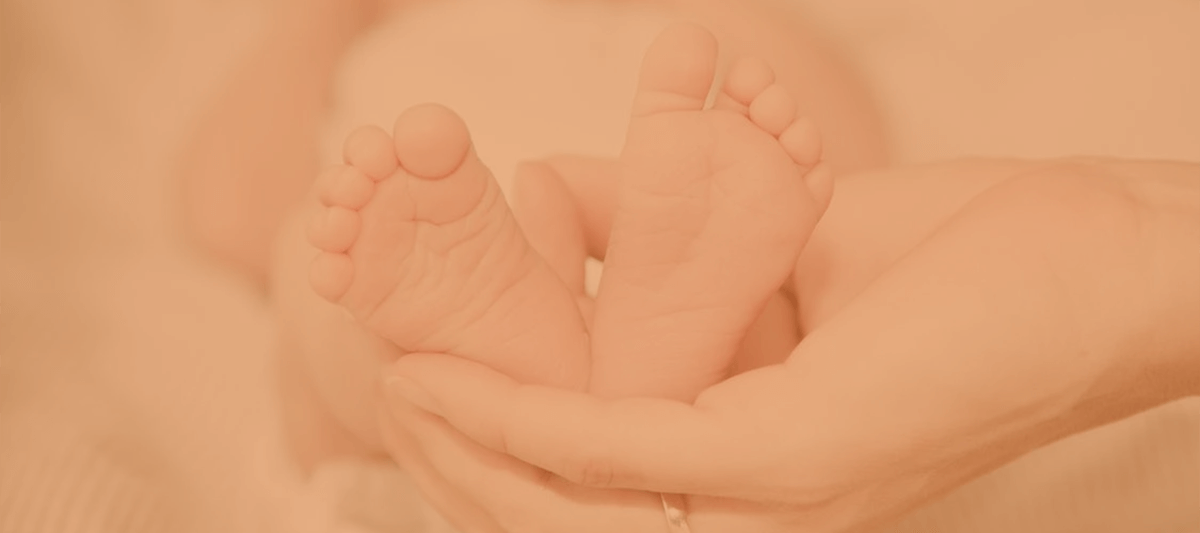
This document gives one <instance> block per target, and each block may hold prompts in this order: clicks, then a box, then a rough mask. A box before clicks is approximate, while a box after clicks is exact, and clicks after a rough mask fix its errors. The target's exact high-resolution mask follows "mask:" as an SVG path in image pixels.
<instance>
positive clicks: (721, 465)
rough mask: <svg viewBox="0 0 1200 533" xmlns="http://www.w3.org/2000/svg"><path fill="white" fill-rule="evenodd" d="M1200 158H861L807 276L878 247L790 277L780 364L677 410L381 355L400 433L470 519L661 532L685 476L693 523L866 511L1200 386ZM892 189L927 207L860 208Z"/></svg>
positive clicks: (403, 446)
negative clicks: (888, 164)
mask: <svg viewBox="0 0 1200 533" xmlns="http://www.w3.org/2000/svg"><path fill="white" fill-rule="evenodd" d="M1198 170H1200V169H1198V168H1197V166H1196V165H1194V164H1191V165H1189V164H1176V163H1159V162H1128V161H1111V160H1070V161H1056V162H1046V163H1028V162H1018V161H963V162H957V163H947V164H941V165H935V166H929V167H924V168H913V169H904V170H898V171H895V172H885V173H876V174H874V175H865V176H861V177H853V178H851V179H848V180H846V181H845V182H844V183H845V184H846V186H845V187H843V188H842V189H841V190H840V191H839V196H838V200H837V201H835V202H834V204H833V205H831V207H830V211H829V213H828V214H827V218H826V219H825V223H824V224H822V226H821V227H820V228H819V229H818V231H817V233H816V234H815V235H814V237H813V244H814V246H813V247H810V248H809V251H808V252H806V255H807V257H804V258H802V260H801V263H800V268H799V269H798V270H797V276H798V277H799V278H804V277H806V276H805V274H806V273H807V272H812V271H813V269H820V268H829V267H830V266H832V265H838V264H843V263H844V262H847V261H849V260H851V259H853V261H854V262H856V263H857V264H860V265H871V266H869V267H863V268H861V269H860V270H859V271H858V272H857V273H854V274H851V275H847V276H844V277H841V278H827V279H826V280H825V283H824V284H823V285H815V284H814V285H813V286H811V287H806V286H805V285H800V286H799V288H798V293H799V295H800V298H801V300H802V301H805V302H806V304H805V305H806V307H807V311H806V312H803V313H801V316H803V317H806V318H804V319H802V321H807V322H808V324H802V326H803V327H804V329H805V330H807V331H810V333H809V334H808V335H807V336H806V337H805V339H804V341H803V342H801V344H800V345H799V346H798V347H797V348H796V350H795V351H794V352H792V354H791V355H790V356H789V357H788V358H787V359H786V361H783V362H782V364H778V365H774V366H769V367H766V368H762V369H760V370H756V371H752V372H748V373H745V374H743V375H740V376H738V377H735V378H733V379H731V380H729V381H726V382H723V383H721V384H719V385H717V386H715V387H713V388H710V389H708V390H706V391H705V392H704V393H703V394H702V395H701V396H700V398H699V399H698V400H697V401H696V403H695V405H694V406H689V405H685V404H680V403H673V402H666V401H660V400H649V399H641V400H621V401H604V400H601V399H597V398H593V397H587V396H582V395H577V394H571V393H567V392H563V391H556V390H551V389H545V388H541V387H531V386H522V385H518V384H516V383H515V382H513V381H511V380H509V379H508V378H505V377H503V376H501V375H498V374H496V373H494V372H492V371H490V370H488V369H486V368H483V367H481V366H478V365H475V364H473V363H470V362H466V361H462V360H456V359H451V358H445V357H438V356H425V355H418V356H410V357H406V358H403V359H402V360H400V361H399V362H397V363H396V365H394V367H393V369H392V371H391V373H390V375H391V376H392V378H393V381H392V382H391V383H392V384H393V387H392V388H390V389H389V392H390V393H391V394H392V398H393V403H392V404H391V405H392V410H391V412H390V417H385V424H386V425H387V426H388V427H390V428H391V432H390V433H389V445H390V446H391V449H392V450H393V453H394V455H395V456H396V457H397V458H398V459H399V460H402V461H403V462H404V463H405V465H406V467H407V468H410V469H411V470H413V471H415V472H419V473H420V474H419V475H418V476H417V478H418V480H419V481H420V482H421V483H422V485H423V488H424V490H426V492H428V493H430V494H435V495H438V497H435V498H434V502H435V503H436V504H438V505H439V508H440V509H441V510H442V511H443V512H444V513H446V514H447V515H448V516H450V517H451V518H452V519H453V520H454V521H455V522H456V523H458V524H459V525H460V526H463V527H467V526H470V527H477V528H479V529H478V530H480V531H495V532H501V531H522V530H545V531H555V530H561V529H562V528H572V529H573V530H579V531H587V529H586V527H587V526H586V525H585V524H592V523H595V524H605V526H604V527H605V528H612V527H614V525H616V524H619V525H620V529H621V530H622V531H639V532H640V531H646V532H654V531H660V530H661V529H662V522H661V521H662V516H661V509H660V508H659V506H658V501H657V497H656V496H655V495H654V494H653V492H679V493H688V494H691V495H692V496H689V498H688V499H689V506H690V509H691V518H690V520H691V524H692V527H693V529H695V530H698V531H717V532H720V531H747V530H751V531H767V532H771V531H780V532H784V531H790V532H794V531H853V530H857V529H863V528H867V527H869V526H871V525H873V524H878V523H880V522H883V521H887V520H888V519H890V518H892V517H894V516H896V515H897V514H899V513H901V512H903V511H904V510H907V509H910V508H911V507H913V506H914V505H917V504H919V503H920V502H923V501H926V500H928V499H929V498H932V497H934V496H936V495H938V494H941V493H943V492H944V491H946V490H948V489H950V488H952V487H954V486H957V485H959V484H961V483H964V482H965V481H967V480H969V479H972V478H974V477H976V476H978V475H981V474H983V473H985V472H987V471H990V470H992V469H994V468H996V467H997V466H999V465H1001V464H1004V463H1005V462H1007V461H1010V460H1012V459H1014V458H1016V457H1018V456H1020V455H1021V454H1023V453H1025V452H1026V451H1028V450H1031V449H1033V448H1036V447H1038V446H1041V445H1044V444H1047V443H1049V442H1052V441H1055V440H1057V439H1060V438H1063V437H1065V436H1067V435H1071V434H1074V433H1076V432H1079V431H1082V430H1085V429H1088V428H1092V427H1096V426H1098V425H1100V424H1103V423H1106V422H1109V421H1113V420H1117V419H1120V418H1123V417H1125V416H1129V415H1131V414H1133V413H1136V412H1139V411H1142V410H1145V409H1148V408H1150V407H1153V406H1155V405H1159V404H1162V403H1165V402H1167V401H1170V400H1172V399H1175V398H1180V397H1183V396H1188V395H1196V394H1198V393H1200V369H1198V367H1200V365H1198V364H1197V359H1196V357H1195V355H1196V353H1197V352H1198V351H1200V338H1197V337H1198V335H1197V333H1196V331H1195V328H1194V327H1190V326H1188V324H1194V323H1195V322H1196V321H1197V320H1198V319H1200V281H1198V280H1197V279H1196V277H1195V275H1194V272H1195V271H1196V270H1197V269H1198V268H1200V251H1197V249H1196V248H1195V247H1194V246H1189V243H1194V242H1196V240H1197V239H1200V229H1198V228H1200V184H1198V183H1197V181H1196V178H1195V176H1196V174H1197V171H1198ZM567 179H568V180H570V178H567ZM900 184H902V185H903V186H902V187H901V186H898V185H900ZM884 199H886V201H887V202H888V203H889V204H891V205H893V206H905V207H904V208H905V209H913V210H914V211H920V212H922V213H924V215H923V216H919V217H911V218H909V219H907V220H906V221H904V222H898V223H893V221H892V220H890V219H874V221H873V222H870V223H864V222H863V221H862V220H861V219H860V218H858V217H856V216H855V213H856V212H857V208H858V207H859V206H872V205H879V204H880V202H882V201H883V200H884ZM839 202H840V203H839ZM884 207H885V208H886V206H884ZM586 209H587V206H586V204H583V205H582V207H581V210H586ZM890 209H896V207H892V208H890ZM867 230H875V232H877V233H879V234H880V235H870V234H869V232H868V231H867ZM601 233H602V232H601ZM592 234H595V233H594V232H593V233H592ZM869 239H873V241H874V242H873V243H871V242H870V241H869ZM813 273H814V275H815V272H813ZM935 274H936V275H935ZM821 287H826V288H827V289H822V288H821ZM1031 288H1034V289H1037V290H1030V289H1031ZM845 295H852V296H849V297H847V296H845ZM980 339H985V340H986V342H980ZM414 406H420V408H417V407H414ZM400 427H404V428H407V429H406V430H404V431H401V430H400V429H399V428H400ZM414 451H416V452H417V453H413V452H414ZM509 454H511V456H510V455H509ZM524 461H528V463H530V464H526V463H525V462H524ZM543 469H545V470H543ZM547 472H549V474H547ZM467 480H471V481H470V482H467ZM544 487H549V488H551V490H549V491H546V490H544ZM641 490H645V491H651V492H649V493H644V492H639V491H641ZM581 501H586V502H588V505H586V506H581V505H580V503H579V502H581ZM581 507H582V508H581ZM535 509H536V510H537V512H536V513H535V512H533V511H534V510H535ZM530 517H537V518H536V521H535V522H534V523H530V521H531V520H534V519H533V518H530ZM581 527H582V528H584V529H580V528H581ZM601 530H605V529H603V528H602V529H597V531H601Z"/></svg>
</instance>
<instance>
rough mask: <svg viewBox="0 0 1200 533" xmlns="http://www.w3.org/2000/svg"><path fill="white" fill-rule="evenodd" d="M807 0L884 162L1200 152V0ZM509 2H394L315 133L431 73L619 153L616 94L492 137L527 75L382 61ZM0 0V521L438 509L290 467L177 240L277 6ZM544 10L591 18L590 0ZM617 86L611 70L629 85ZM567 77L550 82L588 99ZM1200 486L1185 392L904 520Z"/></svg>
mask: <svg viewBox="0 0 1200 533" xmlns="http://www.w3.org/2000/svg"><path fill="white" fill-rule="evenodd" d="M514 1H516V0H514ZM522 1H524V0H522ZM797 3H798V4H799V5H801V6H802V7H804V8H806V9H807V10H808V12H809V13H810V15H811V16H812V17H813V18H814V19H816V20H817V21H818V22H820V23H821V24H822V25H823V26H824V27H825V28H827V29H828V31H829V33H830V34H831V35H832V36H833V37H834V38H835V39H837V40H838V41H839V42H840V43H841V44H842V45H843V46H845V48H846V50H847V52H848V56H849V58H850V60H851V61H853V62H854V63H855V64H856V66H857V67H858V68H859V69H860V70H861V71H862V73H863V74H864V75H865V76H866V78H867V79H868V81H869V82H870V83H871V84H872V86H873V87H875V91H876V94H877V96H878V98H879V100H880V101H881V103H882V105H883V111H884V113H885V116H886V118H887V127H888V129H889V132H890V134H891V135H892V137H893V138H894V139H895V146H894V156H895V159H896V160H898V161H923V160H929V159H937V158H945V157H953V156H959V155H1017V156H1028V157H1048V156H1057V155H1067V154H1073V153H1088V154H1102V155H1105V154H1106V155H1117V156H1126V157H1153V158H1175V159H1188V160H1192V161H1200V99H1197V98H1196V97H1195V95H1196V94H1200V32H1198V31H1196V29H1197V28H1200V3H1197V2H1195V1H1189V0H1152V1H1145V2H1125V1H1118V0H1093V1H1084V0H1053V1H1040V2H1039V1H1035V0H1012V1H1008V2H998V1H997V2H970V3H967V2H954V1H952V0H913V1H909V2H903V3H901V2H876V1H868V0H843V1H840V2H834V1H829V0H824V1H819V0H797ZM498 4H500V2H491V3H488V2H483V3H477V4H476V5H475V7H476V8H475V9H473V10H471V11H469V12H453V11H447V10H441V11H437V10H430V11H428V12H423V13H421V14H419V15H413V16H414V17H417V16H420V17H425V18H422V19H420V20H421V21H422V23H417V22H414V20H417V19H415V18H410V19H408V20H402V19H397V20H396V21H394V22H389V23H385V24H384V25H382V26H381V27H380V28H379V30H378V31H376V32H375V33H374V34H373V35H372V36H370V37H368V38H367V39H365V40H364V41H363V43H361V45H360V46H358V47H357V48H356V50H355V51H354V52H353V53H352V54H351V56H350V57H349V58H348V60H347V63H346V67H345V69H344V72H343V74H342V75H341V76H340V78H339V81H338V88H339V89H338V90H339V95H340V100H339V101H340V105H339V106H338V107H337V109H336V112H335V113H334V115H333V116H332V117H331V121H330V125H329V127H328V133H329V138H330V139H336V138H338V137H339V136H340V135H342V134H343V133H344V132H345V131H346V129H347V128H349V127H350V126H351V125H353V124H356V123H358V122H361V121H369V122H379V123H383V124H386V123H387V122H389V121H390V120H391V117H392V116H394V114H395V112H396V111H399V109H401V108H403V107H404V106H406V105H408V104H409V103H415V102H410V101H409V100H413V99H420V98H424V99H438V100H442V101H445V102H446V103H449V104H451V105H454V106H455V107H457V108H460V109H461V110H462V111H463V114H464V116H465V117H466V118H467V119H468V121H469V122H471V123H472V126H473V128H475V132H476V136H477V143H478V145H479V151H480V153H481V155H483V156H484V157H485V158H487V159H488V160H489V161H490V162H491V163H492V164H493V166H494V168H495V170H496V171H497V175H498V176H501V177H503V176H506V175H508V174H509V173H510V171H511V168H512V166H513V165H514V164H515V162H516V159H517V158H525V157H537V156H539V155H545V154H547V153H551V152H557V151H563V150H588V151H591V152H597V151H598V152H601V153H604V152H608V153H611V152H614V151H615V150H616V147H617V146H618V144H617V143H619V133H620V128H619V120H618V119H620V118H622V117H621V115H620V113H622V112H623V107H622V106H623V105H624V100H623V98H626V96H614V97H613V99H612V100H605V101H602V102H596V103H593V104H592V106H591V108H590V109H591V111H592V112H596V113H598V114H600V115H603V116H608V114H609V113H610V111H609V110H612V111H611V112H612V113H617V114H616V115H613V117H614V118H612V121H611V122H605V123H603V124H604V125H602V126H600V127H597V128H595V129H594V131H592V132H591V133H588V134H586V135H585V134H584V133H578V132H575V133H570V134H567V135H561V136H557V137H554V138H549V139H548V138H544V137H538V136H537V135H532V136H530V137H528V138H507V137H506V136H505V135H504V130H503V126H504V124H506V121H511V120H519V119H520V117H521V116H522V115H521V109H522V106H528V105H532V103H531V102H528V101H522V100H521V98H520V86H519V83H518V82H520V79H518V78H513V77H512V76H508V75H506V74H505V75H502V74H503V73H499V72H493V73H487V72H485V73H483V74H480V75H481V76H485V77H486V76H491V78H490V79H498V80H508V82H507V85H504V84H500V85H497V86H493V87H491V90H489V91H482V90H480V88H479V87H480V86H478V85H476V86H465V85H460V86H458V87H457V88H455V87H445V86H439V85H438V84H437V83H435V82H434V80H435V79H436V77H435V76H432V75H431V76H429V77H428V79H414V78H413V77H412V76H408V82H407V83H406V84H405V85H403V86H400V85H397V84H396V83H397V82H395V81H394V80H396V79H397V77H395V76H381V75H380V74H379V73H380V72H383V71H384V70H383V69H404V73H406V74H408V73H413V72H421V70H420V69H421V68H430V67H429V66H428V64H427V63H428V62H427V61H423V58H428V57H430V56H431V54H435V53H439V52H441V53H444V52H446V51H447V48H446V47H445V46H444V42H445V39H446V38H447V37H446V34H444V33H439V32H438V31H435V29H436V28H437V26H436V25H435V24H433V22H434V21H436V20H447V19H449V18H452V17H458V16H475V17H480V16H484V15H486V14H487V13H489V11H488V10H496V9H499V8H498V7H496V6H497V5H498ZM0 6H2V7H3V10H4V12H3V18H2V19H0V45H2V49H0V50H2V52H0V53H2V55H0V59H2V60H3V69H4V70H3V78H2V79H0V114H2V115H3V120H2V121H0V124H2V127H3V130H2V131H0V134H2V138H0V140H2V152H0V164H2V170H3V174H2V175H0V201H2V206H0V207H2V211H0V217H2V218H0V228H2V230H0V231H2V238H3V241H2V242H3V252H2V254H0V273H2V276H0V284H2V285H0V288H2V289H3V295H2V300H0V531H14V532H22V533H24V532H25V531H64V532H67V531H70V532H74V531H103V532H107V531H113V532H117V531H121V532H126V531H130V532H135V531H228V532H240V531H247V532H249V531H287V532H307V531H313V532H326V531H401V532H409V531H412V532H418V531H433V530H435V529H437V528H440V527H442V526H440V525H438V523H437V521H436V519H433V518H431V517H430V516H428V513H427V511H426V510H424V509H423V506H422V505H420V503H419V501H418V500H417V499H416V497H415V495H414V493H413V491H412V488H411V486H410V485H408V483H407V482H406V481H405V480H404V478H403V476H401V475H398V474H397V473H395V472H394V471H391V470H389V469H386V468H379V467H368V466H363V465H354V464H342V465H334V466H331V467H329V468H327V469H325V470H324V471H322V472H320V473H319V474H318V476H317V479H316V480H315V481H314V483H312V484H311V485H309V486H307V487H302V486H301V485H300V484H299V483H298V480H297V479H296V478H295V475H294V473H293V472H291V471H290V470H289V468H288V467H287V464H286V462H285V461H284V460H283V458H282V457H283V455H282V448H281V444H280V442H279V437H278V425H277V422H276V414H275V413H276V406H275V405H274V404H273V402H274V396H273V395H272V384H271V381H270V373H269V372H268V365H269V354H270V353H271V351H272V347H273V343H274V338H273V331H272V327H271V326H272V324H271V318H270V315H269V313H268V310H267V309H266V308H265V306H264V305H263V304H262V303H261V302H260V301H259V300H258V299H257V298H256V297H255V295H254V294H253V293H252V291H251V288H250V287H249V286H248V285H245V284H244V283H243V282H242V281H241V280H240V279H238V278H237V277H235V276H232V275H230V274H228V273H227V272H224V271H222V270H221V269H220V268H218V267H215V266H212V265H210V264H209V263H207V262H205V260H204V259H203V258H202V257H201V256H199V255H198V254H197V253H196V252H194V251H192V250H190V249H188V248H186V247H185V246H184V245H182V244H181V242H182V239H181V238H180V235H179V229H178V228H179V224H178V220H177V218H176V217H177V216H178V215H177V210H176V209H175V208H174V206H175V205H177V201H178V199H179V198H178V191H177V184H176V183H175V182H174V181H173V180H172V179H170V178H171V177H172V167H171V165H172V163H173V162H174V158H175V156H176V155H177V154H178V152H179V151H180V147H181V144H182V142H183V141H184V139H185V136H186V134H187V132H188V131H189V128H191V127H192V126H193V125H194V123H195V121H196V118H197V112H198V110H199V109H202V104H204V103H205V102H206V99H207V98H209V97H210V96H211V94H212V92H213V91H214V90H215V87H217V86H218V84H219V83H220V82H221V81H222V79H223V77H224V76H225V75H227V74H228V73H229V71H230V68H231V66H232V64H233V62H234V61H235V60H236V58H237V57H238V54H239V52H240V51H241V50H243V49H244V48H245V47H246V46H247V45H248V43H250V42H251V41H252V40H253V39H254V38H255V36H256V35H259V34H260V32H261V31H262V28H263V27H264V25H265V24H268V23H269V21H266V20H264V18H263V16H262V13H261V12H260V11H259V9H258V6H257V4H255V3H252V2H240V1H235V0H207V1H200V0H160V1H150V0H123V1H122V0H47V1H37V0H4V1H3V3H2V4H0ZM554 9H562V10H564V11H562V12H559V13H557V14H555V16H575V17H581V19H580V20H583V18H582V17H594V16H596V13H595V12H593V11H587V10H588V9H591V10H597V9H599V8H596V7H586V6H585V7H576V8H569V9H575V10H576V11H568V7H567V6H566V5H565V4H564V5H563V6H559V7H555V8H554ZM540 13H543V14H544V15H545V16H547V17H548V16H550V15H549V14H545V12H540ZM538 16H543V15H538ZM530 20H533V19H527V21H526V23H532V22H529V21H530ZM589 20H590V19H589ZM494 29H495V31H496V32H497V33H496V34H495V35H492V36H486V35H478V36H476V37H477V38H479V39H481V40H486V39H485V38H486V37H492V38H493V39H492V40H491V42H493V43H495V42H502V43H504V42H506V43H508V44H507V46H508V48H505V49H500V50H496V51H494V52H493V53H497V54H512V53H518V52H522V53H527V54H531V56H532V57H536V56H537V54H541V53H544V52H542V51H540V50H539V49H538V48H537V47H536V46H534V45H536V43H529V42H522V41H520V40H514V39H507V40H506V39H504V38H503V37H504V36H505V35H513V34H514V31H513V29H512V28H508V29H506V28H505V27H504V26H503V25H499V24H497V25H495V26H494ZM617 30H621V31H627V32H628V35H631V36H634V37H633V38H630V39H629V40H628V42H627V44H626V45H624V46H627V47H628V48H621V50H619V51H617V52H614V57H617V58H630V62H624V60H620V61H617V60H614V63H613V64H612V65H610V66H609V67H608V68H613V69H617V70H620V69H634V68H636V60H637V57H638V54H639V52H640V50H641V48H642V47H643V46H644V45H645V44H646V42H648V40H649V38H650V37H652V35H653V30H654V28H653V25H635V27H629V28H625V27H614V28H609V29H608V30H605V31H617ZM459 37H461V36H459ZM639 39H640V41H639ZM470 51H471V49H470V48H469V47H468V48H463V49H461V50H459V52H458V53H463V54H467V55H465V56H463V57H464V60H468V59H469V55H470ZM530 64H531V65H532V64H536V62H535V61H531V62H530ZM422 65H424V66H422ZM402 78H403V77H402ZM614 79H619V78H614ZM619 85H621V84H620V83H616V84H615V85H614V87H613V94H617V95H625V94H626V93H627V92H628V91H627V88H626V87H623V86H619ZM567 89H569V88H567ZM563 94H564V97H563V98H564V99H563V101H561V102H552V104H553V105H555V106H562V107H563V108H564V109H567V108H580V107H581V106H578V105H577V104H578V102H575V101H572V100H571V99H570V96H571V93H570V92H569V91H566V90H564V93H563ZM497 102H499V103H500V104H498V103H497ZM541 103H542V102H539V104H541ZM529 130H530V131H536V128H530V129H529ZM589 135H590V136H589ZM331 142H332V141H331ZM33 502H49V503H50V505H49V506H48V507H47V506H46V505H34V504H33ZM1197 502H1200V401H1188V402H1180V403H1178V404H1174V405H1170V406H1166V407H1164V408H1162V409H1159V410H1157V411H1154V412H1151V413H1147V414H1145V415H1142V416H1139V417H1136V418H1134V419H1131V420H1128V421H1125V422H1122V423H1120V424H1116V425H1113V426H1110V427H1106V428H1102V429H1101V430H1098V431H1095V432H1093V433H1091V434H1088V435H1082V436H1079V437H1077V438H1074V439H1071V440H1069V441H1065V442H1062V443H1060V444H1057V445H1055V446H1052V447H1050V448H1047V449H1045V450H1041V451H1039V452H1036V453H1034V454H1031V455H1030V456H1028V457H1026V458H1024V459H1022V460H1021V461H1019V462H1017V463H1015V464H1013V465H1010V466H1009V467H1006V468H1004V469H1002V470H1000V471H998V472H995V473H994V474H992V475H990V476H987V477H986V478H984V479H981V480H979V481H977V482H975V483H973V484H971V485H969V486H967V487H965V488H963V489H962V490H960V491H958V492H956V493H955V494H952V495H951V496H949V497H948V498H946V499H945V500H944V501H941V502H938V503H936V504H934V505H932V506H930V507H929V508H928V509H925V510H922V511H920V512H918V513H916V514H915V515H913V516H912V517H911V518H910V519H909V520H907V521H905V522H904V523H901V524H899V525H898V526H897V527H896V529H895V531H897V532H909V531H911V532H939V531H948V532H949V531H964V532H965V531H970V532H991V531H996V532H1011V531H1027V532H1043V531H1044V532H1074V531H1088V532H1105V531H1112V532H1118V531H1119V532H1125V531H1145V532H1162V533H1182V532H1193V531H1200V505H1197ZM32 524H40V529H38V528H35V526H33V525H32Z"/></svg>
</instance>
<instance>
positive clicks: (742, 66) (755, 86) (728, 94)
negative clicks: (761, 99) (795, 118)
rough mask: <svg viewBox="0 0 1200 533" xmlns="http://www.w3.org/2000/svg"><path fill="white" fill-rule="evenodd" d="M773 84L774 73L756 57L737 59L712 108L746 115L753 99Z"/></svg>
mask: <svg viewBox="0 0 1200 533" xmlns="http://www.w3.org/2000/svg"><path fill="white" fill-rule="evenodd" d="M773 83H775V71H774V69H772V68H771V66H770V65H769V64H767V62H766V61H764V60H763V59H760V58H757V57H747V58H743V59H739V60H738V61H736V62H735V63H734V64H733V66H732V67H730V69H729V73H728V74H727V75H726V76H725V83H724V85H723V86H722V87H721V94H720V95H718V96H717V102H716V105H715V106H714V107H716V108H717V109H726V110H730V111H738V112H741V113H746V112H748V110H749V108H750V104H751V103H752V102H754V99H755V98H757V97H758V95H760V94H762V92H763V91H764V90H766V89H767V87H770V86H771V84H773Z"/></svg>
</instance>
